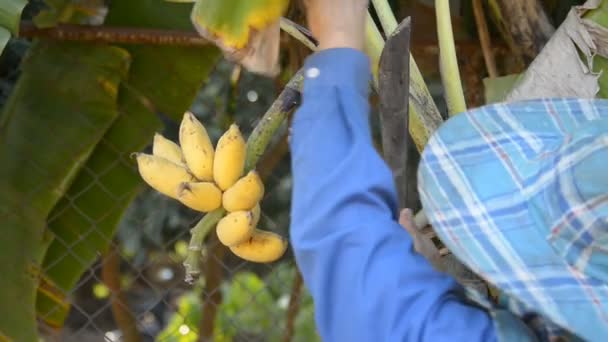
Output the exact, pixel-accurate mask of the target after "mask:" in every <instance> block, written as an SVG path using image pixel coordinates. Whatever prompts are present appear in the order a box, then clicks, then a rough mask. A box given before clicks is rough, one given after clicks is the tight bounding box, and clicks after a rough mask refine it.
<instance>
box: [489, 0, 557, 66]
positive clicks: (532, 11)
mask: <svg viewBox="0 0 608 342" xmlns="http://www.w3.org/2000/svg"><path fill="white" fill-rule="evenodd" d="M488 5H489V8H490V12H491V13H492V16H493V18H494V20H495V22H496V25H497V26H498V29H499V30H500V32H501V34H502V36H503V38H504V39H505V40H506V42H507V44H508V45H509V47H510V48H511V50H512V51H513V52H515V53H516V54H517V55H518V57H519V58H520V59H521V61H522V62H523V63H524V65H528V64H530V62H532V61H533V60H534V59H535V58H536V56H537V55H538V53H539V52H540V51H541V50H542V48H543V46H545V44H546V43H547V41H548V40H549V38H551V36H552V35H553V33H554V32H555V29H554V28H553V25H552V24H551V22H550V21H549V18H548V17H547V14H546V13H545V11H544V9H543V5H542V3H541V2H540V0H488Z"/></svg>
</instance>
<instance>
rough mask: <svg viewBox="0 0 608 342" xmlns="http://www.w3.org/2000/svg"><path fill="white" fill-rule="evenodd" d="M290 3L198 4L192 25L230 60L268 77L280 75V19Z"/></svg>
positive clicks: (207, 0) (211, 0) (238, 0)
mask: <svg viewBox="0 0 608 342" xmlns="http://www.w3.org/2000/svg"><path fill="white" fill-rule="evenodd" d="M288 5H289V0H248V1H242V0H196V3H195V4H194V8H193V9H192V22H193V24H194V27H195V28H196V30H197V31H198V33H199V34H200V35H201V36H203V37H204V38H206V39H208V40H209V41H211V42H213V43H214V44H215V45H217V46H219V47H220V48H221V49H222V51H223V52H224V54H225V55H226V57H227V58H229V59H231V60H233V61H235V62H238V63H240V64H241V65H242V66H244V67H245V68H246V69H247V70H249V71H251V72H255V73H259V74H262V75H266V76H276V75H277V74H278V72H279V65H278V64H279V63H278V58H279V41H280V29H279V19H280V17H281V15H283V13H284V12H285V11H286V10H287V6H288Z"/></svg>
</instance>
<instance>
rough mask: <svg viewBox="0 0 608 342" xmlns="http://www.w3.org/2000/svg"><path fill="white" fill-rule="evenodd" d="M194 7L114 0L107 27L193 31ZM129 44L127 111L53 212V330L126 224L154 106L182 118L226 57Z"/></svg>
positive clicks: (43, 312)
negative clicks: (138, 155) (137, 155)
mask: <svg viewBox="0 0 608 342" xmlns="http://www.w3.org/2000/svg"><path fill="white" fill-rule="evenodd" d="M191 7H192V5H191V4H175V3H166V2H164V1H162V0H130V1H114V2H112V5H111V7H110V9H109V14H108V17H107V18H106V25H108V26H111V25H114V26H128V27H153V28H157V29H175V30H180V29H181V30H190V31H191V30H192V24H191V23H190V22H189V13H190V9H191ZM124 48H125V49H127V50H128V51H129V52H130V53H131V56H132V58H133V62H132V64H131V68H130V72H129V81H128V84H127V85H125V86H124V87H122V88H121V89H120V97H119V107H120V116H119V118H118V119H117V120H116V122H115V123H114V125H113V126H112V127H111V128H110V130H109V131H108V133H107V134H106V136H104V138H103V140H102V142H101V143H100V144H99V145H98V146H97V148H96V149H95V151H94V153H93V155H92V156H91V158H90V159H89V160H88V161H87V163H86V167H85V170H84V171H82V172H81V173H80V174H79V175H78V178H77V179H76V181H75V182H74V184H73V185H72V187H71V188H70V189H69V191H68V193H67V194H66V196H65V197H64V198H63V199H62V201H61V202H60V203H59V204H58V205H57V206H56V207H55V209H54V210H53V213H52V214H51V215H50V216H49V222H48V224H49V230H50V231H52V232H53V234H54V236H55V239H54V240H53V242H52V243H51V245H50V247H49V249H48V252H47V254H46V256H45V259H44V263H43V271H44V276H43V278H42V280H43V282H42V283H41V286H40V288H39V292H38V300H37V311H38V315H39V317H40V318H41V319H43V320H44V321H45V323H46V324H47V325H49V326H51V327H57V328H58V327H61V326H62V325H63V322H64V320H65V317H66V316H67V313H68V311H69V302H68V301H67V300H66V299H65V296H66V294H67V293H69V291H70V290H72V289H73V288H74V286H75V285H76V283H77V281H78V280H79V278H80V277H81V275H82V274H83V273H84V272H85V271H86V270H87V269H88V268H89V267H90V266H91V264H92V263H93V262H94V261H95V260H96V259H97V257H98V256H99V253H103V252H104V251H105V250H106V249H107V248H108V246H109V244H110V241H111V240H112V237H113V236H114V234H115V232H116V229H117V226H118V222H119V221H120V219H121V217H122V216H123V214H124V212H125V210H126V209H127V207H128V205H129V204H130V203H131V201H132V200H133V198H134V196H135V195H136V194H137V193H138V190H139V189H140V186H142V185H143V183H142V181H141V179H140V177H139V176H138V174H137V171H136V169H135V168H134V164H133V162H132V161H131V160H130V158H129V155H130V154H131V153H132V152H134V151H139V150H141V149H143V148H144V147H146V145H148V144H149V143H150V142H151V141H152V137H153V134H154V132H155V131H159V130H161V129H162V124H161V122H160V120H159V119H158V118H157V115H156V114H155V113H153V112H152V111H151V110H150V108H149V107H150V105H151V106H152V107H153V108H155V109H157V110H159V111H161V112H163V113H164V114H166V115H168V116H170V117H171V118H172V119H174V120H180V119H181V116H182V115H183V113H184V111H186V110H187V109H188V108H189V107H190V105H191V103H192V101H193V99H194V97H195V95H196V92H197V91H198V89H199V88H200V86H201V85H202V83H203V82H204V81H205V80H206V79H207V77H208V75H209V73H210V72H211V70H212V68H213V67H214V66H215V64H216V62H217V61H218V59H219V57H220V52H219V50H218V49H217V48H215V47H214V46H213V45H209V46H208V47H201V48H192V47H175V46H164V47H163V46H143V45H129V46H125V47H124ZM142 96H143V97H144V98H145V101H144V102H145V103H146V105H147V106H144V105H143V103H142V98H141V97H142Z"/></svg>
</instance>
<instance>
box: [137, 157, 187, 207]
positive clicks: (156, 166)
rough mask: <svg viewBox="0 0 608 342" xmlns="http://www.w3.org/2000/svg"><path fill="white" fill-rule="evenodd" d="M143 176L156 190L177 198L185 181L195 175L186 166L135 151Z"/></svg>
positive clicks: (140, 172)
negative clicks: (178, 191)
mask: <svg viewBox="0 0 608 342" xmlns="http://www.w3.org/2000/svg"><path fill="white" fill-rule="evenodd" d="M135 156H136V159H137V167H138V169H139V174H140V175H141V178H142V179H143V180H144V181H145V182H146V183H148V185H150V186H151V187H152V188H154V189H155V190H156V191H158V192H160V193H162V194H164V195H166V196H169V197H171V198H175V199H177V190H178V188H179V185H180V184H181V183H183V182H191V181H193V180H195V179H194V177H193V176H192V175H191V174H190V173H189V172H188V170H186V168H185V167H183V166H180V165H177V164H175V163H172V162H171V161H169V160H167V159H165V158H161V157H157V156H152V155H149V154H144V153H135Z"/></svg>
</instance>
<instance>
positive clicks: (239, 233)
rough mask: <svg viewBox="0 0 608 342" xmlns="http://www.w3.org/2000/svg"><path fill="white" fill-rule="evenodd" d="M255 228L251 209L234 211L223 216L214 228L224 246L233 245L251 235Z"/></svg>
mask: <svg viewBox="0 0 608 342" xmlns="http://www.w3.org/2000/svg"><path fill="white" fill-rule="evenodd" d="M254 230H255V217H254V213H253V211H235V212H233V213H229V214H228V215H226V216H224V217H223V218H222V219H221V220H220V221H219V222H218V223H217V227H216V229H215V231H216V233H217V237H218V239H219V240H220V242H221V243H223V244H224V245H225V246H234V245H236V244H239V243H241V242H244V241H245V240H247V239H249V238H250V237H251V234H253V231H254Z"/></svg>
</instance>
